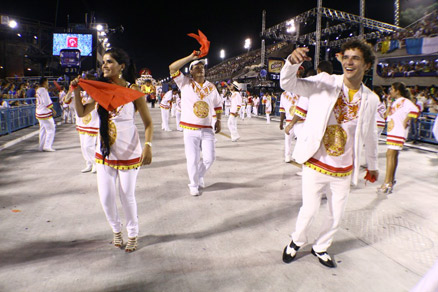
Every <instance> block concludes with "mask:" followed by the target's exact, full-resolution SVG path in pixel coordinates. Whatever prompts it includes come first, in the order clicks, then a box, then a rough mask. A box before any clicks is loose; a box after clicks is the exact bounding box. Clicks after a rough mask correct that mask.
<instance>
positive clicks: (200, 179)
mask: <svg viewBox="0 0 438 292" xmlns="http://www.w3.org/2000/svg"><path fill="white" fill-rule="evenodd" d="M199 187H200V188H205V183H204V178H203V177H200V178H199Z"/></svg>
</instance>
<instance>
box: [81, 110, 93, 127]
mask: <svg viewBox="0 0 438 292" xmlns="http://www.w3.org/2000/svg"><path fill="white" fill-rule="evenodd" d="M90 122H91V113H89V114H88V115H86V116H85V117H83V118H82V123H83V124H84V125H88V124H89V123H90Z"/></svg>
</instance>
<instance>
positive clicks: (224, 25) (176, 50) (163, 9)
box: [0, 0, 434, 78]
mask: <svg viewBox="0 0 438 292" xmlns="http://www.w3.org/2000/svg"><path fill="white" fill-rule="evenodd" d="M432 1H434V0H432ZM4 2H7V3H2V7H1V8H0V11H1V13H2V14H8V15H12V16H19V17H26V18H30V19H35V20H41V21H47V22H51V23H55V18H56V15H57V25H58V26H61V27H62V26H66V25H67V15H69V16H70V17H69V18H70V22H71V23H84V22H85V13H88V15H89V16H91V15H94V18H95V20H96V22H106V23H108V25H109V27H110V28H115V27H117V26H120V25H122V26H123V27H124V32H123V33H118V34H113V35H111V36H110V43H111V45H112V46H117V47H121V48H123V49H125V50H126V51H127V52H128V53H129V54H130V55H131V57H132V58H133V59H134V61H135V63H136V66H137V68H138V69H140V68H143V67H148V68H149V69H150V70H151V71H152V75H153V76H154V77H155V78H164V77H167V76H168V65H169V64H170V63H172V62H173V61H174V60H176V59H179V58H181V57H184V56H186V55H188V54H190V53H191V52H192V51H193V50H194V49H198V48H199V45H198V43H197V42H196V40H195V39H193V38H191V37H188V36H187V33H191V32H194V33H197V30H198V29H200V30H201V31H203V32H204V33H205V34H206V35H207V37H208V39H209V40H210V41H211V47H210V53H209V55H208V56H207V57H208V59H209V66H212V65H215V64H217V63H219V62H220V61H221V59H220V57H219V52H220V50H221V49H224V50H225V51H226V58H228V57H232V56H236V55H239V54H242V53H244V52H245V49H244V48H243V44H244V40H245V39H246V38H251V39H252V48H260V42H261V39H260V36H259V35H260V31H261V19H262V11H263V10H266V27H267V28H269V27H271V26H273V25H275V24H278V23H280V22H282V21H284V20H287V19H289V18H291V17H294V16H296V15H298V14H300V13H303V12H305V11H307V10H309V9H312V8H314V7H316V5H317V1H316V0H313V1H302V0H300V1H297V0H289V1H265V2H262V1H212V2H207V1H203V2H195V1H177V2H178V3H177V4H174V2H175V1H154V2H152V1H118V2H117V5H114V4H108V3H113V1H111V2H110V1H86V0H77V1H65V0H59V7H58V11H57V13H56V6H57V5H56V4H57V1H56V0H51V1H35V0H32V1H4ZM401 2H402V9H403V8H404V7H407V6H415V5H416V4H418V3H420V2H431V1H430V0H402V1H401ZM133 3H135V5H134V4H133ZM151 3H153V4H151ZM205 3H213V4H212V8H208V7H209V6H211V5H208V6H207V5H206V4H205ZM263 3H265V4H263ZM346 3H348V4H346ZM359 3H360V1H359V0H356V1H352V0H350V1H341V0H324V1H323V6H324V7H328V8H333V9H336V10H342V11H346V12H349V13H353V14H357V15H359ZM403 5H404V7H403ZM393 11H394V8H393V1H390V0H385V1H382V0H366V12H365V16H366V17H368V18H372V19H375V20H379V21H383V22H387V23H391V24H392V23H393V21H394V20H393V19H394V17H393V14H394V12H393Z"/></svg>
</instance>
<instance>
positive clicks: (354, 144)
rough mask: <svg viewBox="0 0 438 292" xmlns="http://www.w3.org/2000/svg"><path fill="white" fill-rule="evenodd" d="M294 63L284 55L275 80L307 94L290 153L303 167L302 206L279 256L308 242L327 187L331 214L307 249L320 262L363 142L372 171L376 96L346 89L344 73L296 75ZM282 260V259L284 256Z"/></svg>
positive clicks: (337, 222)
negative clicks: (305, 106) (284, 61)
mask: <svg viewBox="0 0 438 292" xmlns="http://www.w3.org/2000/svg"><path fill="white" fill-rule="evenodd" d="M299 67H300V64H295V65H292V64H291V63H290V61H289V59H288V60H287V62H286V64H285V66H284V67H283V68H282V70H281V73H280V84H281V87H282V88H283V89H284V90H286V91H291V92H294V93H296V94H299V95H303V96H308V97H309V106H308V110H307V114H306V122H305V123H304V124H303V129H302V132H301V133H300V135H298V139H297V143H296V145H295V149H294V152H293V158H294V159H295V160H296V161H297V162H298V163H302V164H304V165H305V166H304V167H303V177H302V197H303V204H302V206H301V208H300V211H299V214H298V218H297V221H296V228H295V231H294V232H293V233H292V235H291V236H292V242H291V245H288V246H287V247H286V248H285V251H284V254H283V256H285V254H286V253H287V252H288V251H290V250H291V249H294V250H295V251H297V250H298V248H299V247H301V246H303V245H304V244H306V243H307V242H308V239H307V234H308V230H309V227H310V225H311V223H312V220H313V219H314V218H315V216H316V214H317V212H318V210H319V206H320V202H321V196H322V194H323V193H324V192H325V190H326V187H330V190H331V192H327V193H326V194H327V205H328V206H329V212H330V215H329V217H328V220H326V221H325V223H324V225H323V227H322V229H321V232H320V233H319V235H318V237H317V239H316V242H315V243H314V244H313V248H312V253H313V254H314V255H315V256H317V257H318V258H319V260H320V262H321V263H323V262H324V263H325V260H324V258H327V256H328V254H327V253H326V250H327V249H328V248H329V246H330V245H331V243H332V241H333V236H334V234H335V233H336V231H337V230H338V229H339V226H340V222H341V218H342V215H343V213H344V209H345V206H346V203H347V197H348V194H349V192H350V183H351V182H352V183H353V184H357V181H358V171H359V168H360V164H359V161H360V155H361V153H362V148H363V146H364V144H365V150H366V159H367V163H368V168H369V169H371V170H376V169H377V126H376V120H375V116H376V111H377V106H378V103H379V99H378V96H377V95H376V94H375V93H373V92H372V91H371V90H370V89H369V88H367V87H366V86H365V85H363V84H361V86H360V89H359V90H358V91H357V92H354V91H350V90H348V88H347V87H346V86H345V85H344V76H343V75H329V74H327V73H324V72H323V73H320V74H318V75H315V76H311V77H307V78H297V71H298V69H299ZM349 97H351V98H352V100H351V101H350V100H349ZM292 259H293V257H292ZM283 260H284V261H285V262H286V260H285V258H283ZM289 260H290V258H289ZM324 263H323V264H324ZM330 264H332V262H331V259H330ZM331 267H333V266H331Z"/></svg>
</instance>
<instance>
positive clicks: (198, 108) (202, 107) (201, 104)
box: [193, 100, 209, 119]
mask: <svg viewBox="0 0 438 292" xmlns="http://www.w3.org/2000/svg"><path fill="white" fill-rule="evenodd" d="M193 113H194V114H195V116H197V117H198V118H201V119H204V118H206V117H208V113H209V108H208V103H206V102H205V101H202V100H198V101H197V102H195V104H194V105H193Z"/></svg>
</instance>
